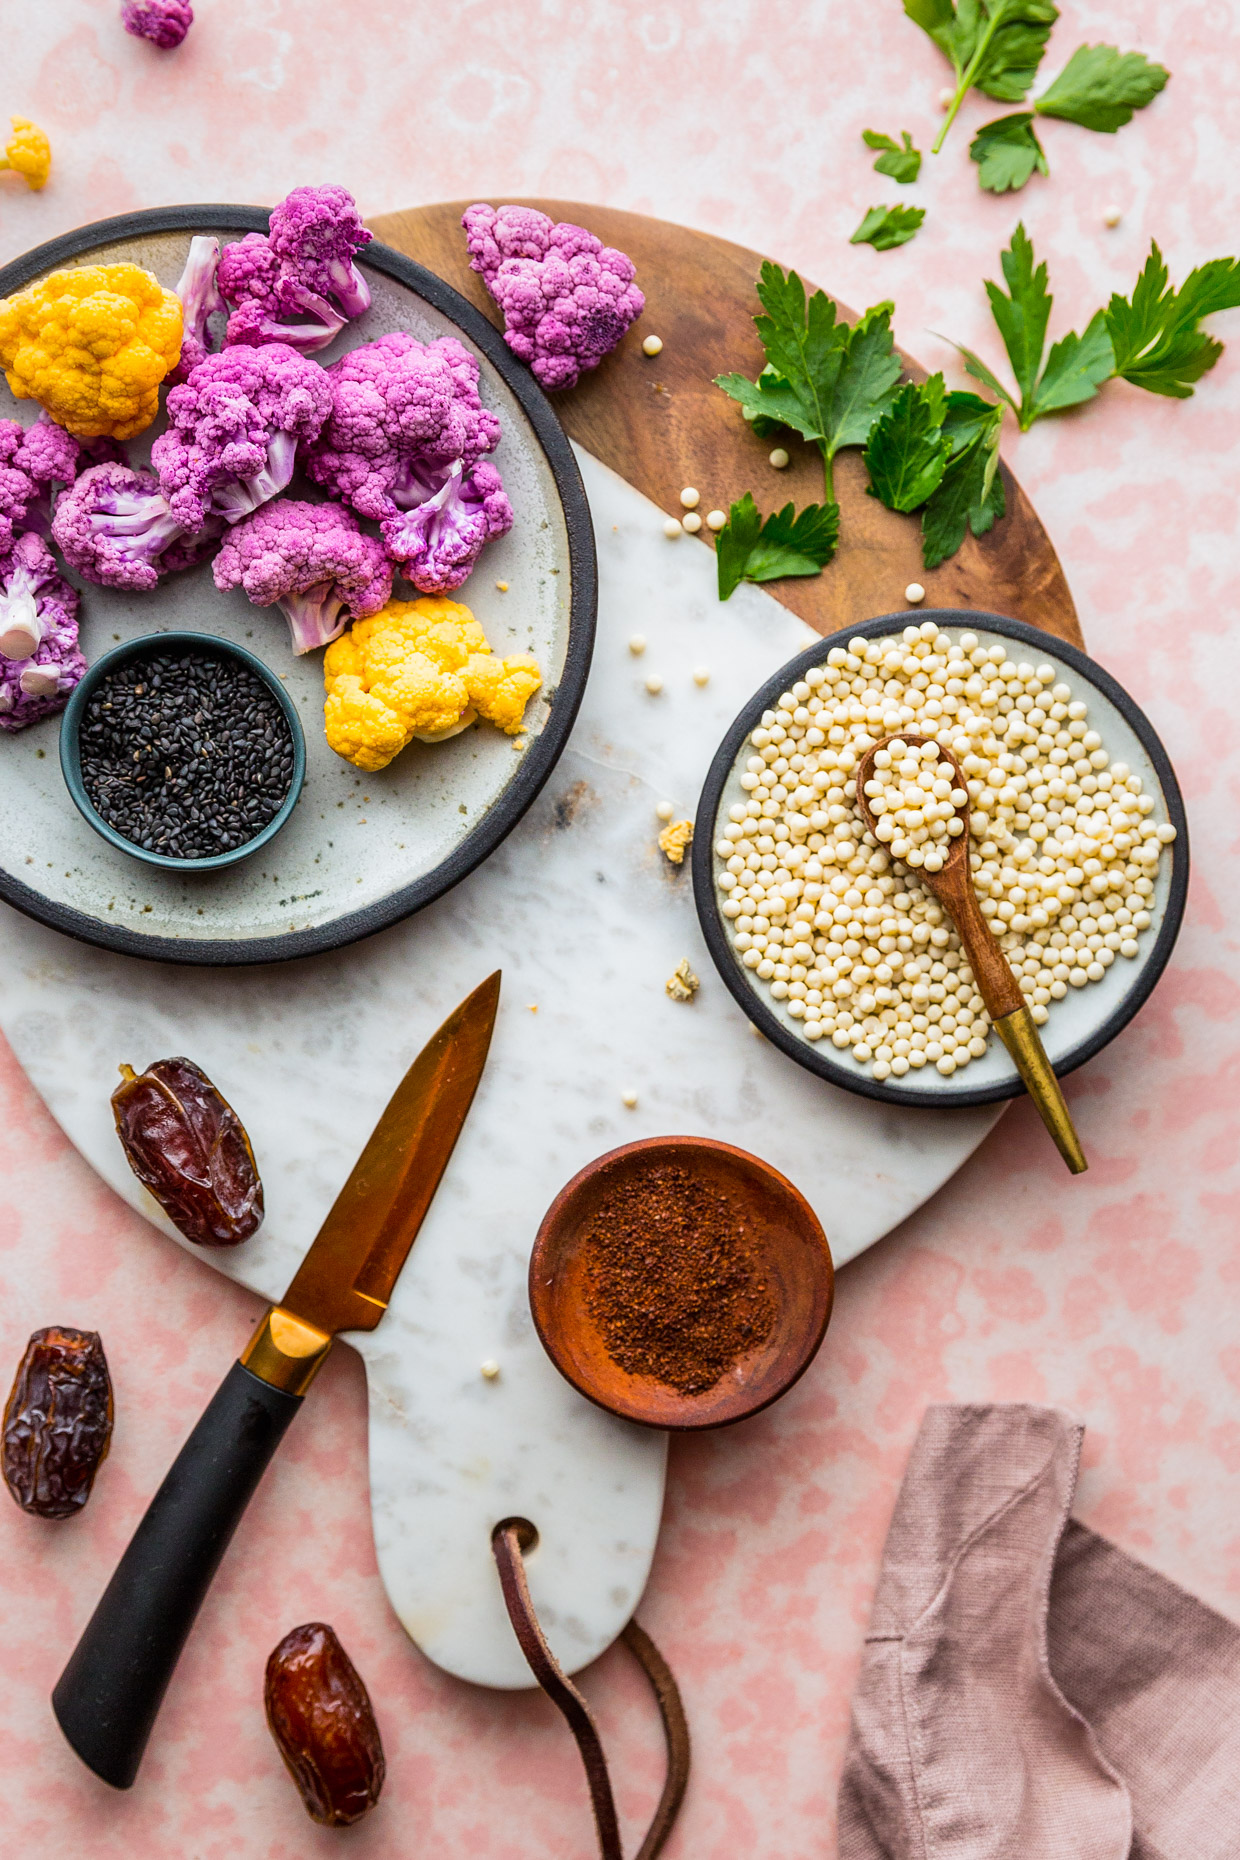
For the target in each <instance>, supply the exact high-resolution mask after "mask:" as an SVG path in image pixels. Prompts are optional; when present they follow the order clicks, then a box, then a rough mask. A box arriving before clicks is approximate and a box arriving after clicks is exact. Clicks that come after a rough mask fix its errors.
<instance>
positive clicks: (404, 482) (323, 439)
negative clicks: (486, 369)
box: [304, 330, 500, 523]
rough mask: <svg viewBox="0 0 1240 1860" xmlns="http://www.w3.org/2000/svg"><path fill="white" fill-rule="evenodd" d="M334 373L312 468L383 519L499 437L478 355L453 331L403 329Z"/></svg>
mask: <svg viewBox="0 0 1240 1860" xmlns="http://www.w3.org/2000/svg"><path fill="white" fill-rule="evenodd" d="M327 378H328V380H329V382H330V383H331V393H332V410H331V414H330V416H329V417H328V420H327V423H326V424H325V426H324V427H323V430H322V432H321V433H320V435H319V437H318V439H317V440H316V441H315V443H314V444H313V445H312V446H310V447H308V448H307V451H306V454H305V458H304V465H305V469H306V471H307V472H308V474H309V475H310V477H311V478H313V479H314V481H315V483H316V484H321V485H322V486H323V487H324V489H325V490H327V491H328V492H330V494H331V495H332V496H333V497H338V498H340V499H342V500H343V502H345V503H348V504H352V506H353V508H354V510H356V511H358V512H359V513H360V514H361V515H362V516H363V517H372V518H373V519H374V520H375V521H376V522H380V523H381V522H383V521H384V520H385V519H386V518H388V517H394V516H396V515H398V513H399V512H400V511H402V510H408V509H411V508H412V507H413V506H414V505H415V504H421V503H424V502H425V501H426V499H427V498H428V497H433V496H434V494H435V493H436V492H437V491H438V490H440V489H441V488H442V486H443V483H444V479H445V478H446V476H447V474H448V472H449V471H450V470H451V468H452V466H453V465H455V464H460V465H461V466H462V468H464V469H468V467H469V466H471V465H473V464H475V463H476V462H477V460H478V459H479V458H480V457H481V456H482V454H483V453H484V452H489V451H491V449H492V447H494V446H495V444H496V443H497V441H498V439H499V433H500V427H499V420H498V419H497V417H496V416H495V414H493V413H491V412H490V411H489V410H488V409H487V408H485V407H484V406H483V405H482V402H481V401H480V399H479V398H478V364H477V362H476V360H475V359H474V357H473V356H472V355H470V353H469V351H468V350H467V349H465V348H464V347H463V346H462V344H461V343H459V342H458V341H457V340H456V338H455V337H454V336H441V337H440V338H439V339H438V340H437V341H435V342H431V343H421V342H418V341H417V340H416V338H415V337H413V336H410V335H408V334H407V333H406V332H405V331H404V330H396V331H394V332H393V333H392V334H391V335H390V336H380V337H379V339H378V341H377V342H368V343H366V344H365V345H364V346H363V347H362V348H360V349H351V350H350V351H349V353H348V354H347V355H342V356H341V358H340V360H339V361H338V362H334V363H333V364H332V366H331V367H330V368H329V369H328V370H327Z"/></svg>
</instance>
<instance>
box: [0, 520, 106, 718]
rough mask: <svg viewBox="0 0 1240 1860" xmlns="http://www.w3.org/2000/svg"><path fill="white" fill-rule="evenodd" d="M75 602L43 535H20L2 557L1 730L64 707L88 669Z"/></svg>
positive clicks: (0, 627) (71, 589) (48, 715)
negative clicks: (82, 647) (79, 636)
mask: <svg viewBox="0 0 1240 1860" xmlns="http://www.w3.org/2000/svg"><path fill="white" fill-rule="evenodd" d="M77 605H78V597H77V591H76V589H74V588H71V587H70V586H69V584H68V582H67V581H65V580H64V579H63V577H62V576H61V575H60V573H59V571H58V570H57V567H56V561H55V558H54V556H53V555H52V552H51V550H50V549H49V548H48V546H47V544H46V543H45V542H44V541H43V539H42V537H40V536H33V535H26V536H19V537H18V539H17V541H16V542H15V543H14V544H13V547H12V549H10V550H8V551H6V552H5V553H4V555H3V556H0V730H23V729H25V727H26V725H27V724H28V723H37V722H38V721H39V719H40V718H41V717H50V716H52V715H53V714H54V713H55V712H56V711H58V710H63V709H64V706H65V703H66V701H67V699H68V696H69V693H70V692H71V691H72V689H73V687H74V685H76V684H77V682H78V680H79V678H81V676H82V673H83V672H84V671H85V670H86V661H85V659H84V658H83V657H82V654H81V651H80V650H79V647H78V629H77Z"/></svg>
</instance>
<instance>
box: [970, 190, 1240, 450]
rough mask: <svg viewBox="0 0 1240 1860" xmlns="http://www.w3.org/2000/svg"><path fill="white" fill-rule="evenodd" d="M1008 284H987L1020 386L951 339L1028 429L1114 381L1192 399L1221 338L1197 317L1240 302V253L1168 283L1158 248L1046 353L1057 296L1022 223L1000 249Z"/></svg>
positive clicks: (978, 377) (1220, 349)
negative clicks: (1125, 290) (1129, 286)
mask: <svg viewBox="0 0 1240 1860" xmlns="http://www.w3.org/2000/svg"><path fill="white" fill-rule="evenodd" d="M1001 263H1002V266H1003V276H1004V281H1005V283H1006V284H1007V287H1008V288H1007V291H1006V292H1005V291H1004V290H1002V289H1001V287H1000V286H999V285H997V284H994V283H987V286H986V293H987V296H988V297H989V298H990V308H991V313H992V315H993V316H994V319H995V323H996V325H997V326H998V330H999V334H1000V336H1001V337H1002V339H1003V346H1004V348H1005V349H1006V351H1007V357H1008V361H1009V363H1010V364H1011V369H1012V374H1013V376H1014V377H1015V382H1016V386H1015V391H1013V390H1012V389H1011V388H1009V387H1007V386H1006V385H1005V384H1004V383H1003V382H1002V381H1001V380H1000V379H999V377H998V376H997V375H996V374H995V373H994V371H993V370H992V369H991V368H990V367H989V366H988V364H987V363H986V362H984V361H983V360H982V358H981V357H980V356H979V355H975V354H974V352H973V350H972V349H966V348H964V347H962V346H961V345H960V344H955V345H954V346H955V347H957V348H958V349H959V351H960V354H961V355H962V356H963V357H964V365H965V368H966V369H967V371H968V372H969V374H971V375H972V376H973V378H974V380H975V381H980V382H981V383H982V384H983V386H985V387H988V388H989V389H990V391H991V392H992V393H993V394H994V395H995V396H996V397H997V398H998V400H999V401H1000V402H1002V403H1004V404H1005V405H1007V406H1008V407H1010V408H1011V409H1012V411H1013V413H1014V414H1015V415H1016V419H1017V423H1018V424H1019V426H1020V429H1021V431H1022V432H1027V431H1028V430H1029V428H1030V427H1031V426H1032V425H1033V423H1034V421H1035V420H1040V419H1042V418H1044V417H1045V416H1046V415H1047V414H1051V413H1062V412H1064V411H1065V409H1067V408H1069V407H1078V406H1080V405H1082V403H1083V402H1085V401H1089V400H1092V399H1093V398H1094V396H1095V395H1096V394H1097V392H1098V390H1099V388H1100V387H1102V385H1103V384H1104V383H1105V382H1107V381H1110V380H1114V379H1121V380H1124V381H1131V382H1132V383H1133V384H1134V386H1136V387H1141V388H1145V389H1147V390H1148V391H1149V392H1150V393H1152V394H1166V395H1170V396H1171V397H1172V398H1174V399H1176V400H1187V399H1188V397H1189V396H1190V395H1191V394H1192V392H1193V385H1192V384H1193V383H1194V382H1195V381H1198V380H1200V378H1201V376H1202V375H1204V374H1206V373H1207V372H1208V370H1210V369H1211V368H1213V366H1214V364H1215V362H1217V360H1218V358H1219V356H1220V355H1221V354H1222V352H1223V345H1222V343H1221V342H1219V341H1217V340H1216V339H1215V338H1214V337H1212V336H1208V335H1207V334H1206V333H1205V331H1204V330H1202V329H1201V328H1200V327H1199V325H1200V322H1201V319H1202V318H1203V317H1206V316H1212V315H1214V314H1215V313H1216V312H1217V311H1219V310H1234V309H1238V308H1240V260H1237V259H1234V258H1216V259H1212V260H1211V261H1210V262H1209V263H1208V264H1205V265H1201V266H1199V267H1198V268H1197V269H1196V270H1195V271H1192V272H1190V273H1189V275H1188V277H1187V278H1186V279H1185V281H1184V283H1183V284H1182V285H1181V287H1180V289H1179V290H1178V291H1177V290H1175V289H1173V288H1172V286H1171V284H1170V282H1169V276H1168V272H1167V267H1166V265H1165V263H1164V262H1163V257H1162V253H1161V252H1160V251H1159V249H1158V247H1157V245H1155V244H1152V243H1151V246H1150V255H1149V258H1148V259H1147V260H1146V263H1145V268H1144V270H1143V271H1142V273H1141V275H1140V277H1139V278H1138V280H1137V284H1136V288H1135V289H1134V291H1133V293H1132V296H1131V298H1125V297H1121V296H1120V295H1119V294H1118V293H1116V295H1114V296H1113V297H1112V298H1111V301H1110V303H1109V304H1108V305H1107V307H1106V309H1105V310H1098V311H1096V312H1095V313H1094V315H1093V316H1092V317H1091V318H1090V320H1089V322H1088V323H1087V324H1086V326H1085V328H1084V330H1083V331H1082V332H1081V333H1080V334H1079V335H1078V334H1077V333H1076V332H1071V333H1070V334H1068V335H1066V336H1063V337H1061V338H1060V340H1059V341H1058V342H1056V343H1055V344H1053V346H1052V347H1051V350H1050V352H1049V354H1047V353H1046V334H1047V328H1048V325H1049V323H1050V314H1051V306H1052V304H1053V302H1054V298H1053V297H1052V295H1051V292H1050V289H1049V284H1048V277H1047V269H1046V265H1045V264H1044V263H1043V264H1038V263H1037V261H1036V257H1035V254H1034V250H1033V244H1032V241H1031V240H1030V238H1029V236H1028V234H1027V233H1026V231H1025V229H1024V226H1023V225H1021V226H1017V228H1016V231H1015V232H1014V233H1013V235H1012V243H1011V245H1010V246H1009V247H1008V249H1007V250H1006V251H1005V252H1004V253H1003V254H1002V258H1001Z"/></svg>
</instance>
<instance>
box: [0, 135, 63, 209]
mask: <svg viewBox="0 0 1240 1860" xmlns="http://www.w3.org/2000/svg"><path fill="white" fill-rule="evenodd" d="M9 121H10V123H11V124H12V125H13V133H12V135H11V136H10V137H9V139H8V141H7V143H6V144H5V148H4V160H3V161H0V168H11V169H12V170H13V172H14V174H20V175H21V177H22V179H23V180H24V181H25V183H26V186H27V187H31V188H33V189H34V191H35V193H36V194H37V193H38V191H39V189H40V188H41V187H46V186H47V177H48V175H49V174H50V173H51V172H52V145H51V143H50V142H49V141H48V139H47V137H46V136H45V135H44V133H43V131H42V130H41V129H40V128H39V125H38V124H37V123H32V122H31V121H30V119H29V117H27V116H10V118H9Z"/></svg>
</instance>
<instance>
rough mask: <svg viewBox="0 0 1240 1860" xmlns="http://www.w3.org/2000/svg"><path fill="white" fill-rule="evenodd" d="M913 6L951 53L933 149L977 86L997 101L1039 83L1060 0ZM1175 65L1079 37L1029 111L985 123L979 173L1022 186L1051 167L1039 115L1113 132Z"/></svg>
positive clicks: (1002, 185) (924, 0) (977, 151)
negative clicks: (949, 80) (952, 82)
mask: <svg viewBox="0 0 1240 1860" xmlns="http://www.w3.org/2000/svg"><path fill="white" fill-rule="evenodd" d="M904 11H905V13H906V14H907V15H908V17H909V18H910V19H911V20H912V21H913V22H914V24H916V25H918V26H920V27H921V29H922V31H923V32H924V33H925V34H926V35H927V37H928V38H930V39H932V40H933V41H934V43H935V45H937V46H938V48H939V50H940V51H941V52H942V53H943V54H944V55H945V56H946V57H947V58H949V59H950V60H951V63H952V69H953V70H954V72H955V74H956V88H955V91H954V93H953V95H952V100H951V104H950V105H949V107H948V111H947V115H946V117H945V119H944V122H943V127H942V128H941V129H940V131H939V133H938V135H937V137H936V138H935V141H934V144H933V147H932V150H931V153H932V154H935V155H937V154H938V152H939V150H940V149H941V148H942V146H943V144H944V142H945V141H946V140H947V136H948V133H949V131H950V130H951V126H952V124H953V123H954V122H955V120H956V117H957V115H958V113H959V110H960V106H961V104H962V103H963V102H964V100H965V98H966V97H967V96H968V94H969V92H970V90H979V91H981V92H983V94H984V95H985V96H987V97H993V98H994V99H995V100H996V102H998V103H1023V102H1024V100H1025V98H1026V97H1027V96H1028V94H1029V92H1030V90H1031V89H1032V88H1033V84H1034V80H1035V79H1036V77H1037V75H1038V67H1039V65H1040V64H1041V62H1042V55H1043V53H1044V52H1045V50H1046V41H1047V39H1048V38H1049V36H1050V31H1051V27H1052V26H1053V25H1054V24H1055V21H1056V20H1057V19H1058V17H1059V9H1058V7H1056V6H1055V5H1054V3H1053V0H904ZM1169 75H1170V73H1169V72H1168V71H1167V70H1166V69H1165V68H1164V66H1162V65H1156V64H1154V63H1152V62H1151V61H1150V60H1149V59H1148V58H1146V57H1145V56H1144V54H1143V53H1141V52H1121V51H1120V50H1119V49H1118V47H1116V46H1114V45H1080V46H1078V47H1077V49H1076V51H1075V52H1073V54H1072V56H1071V58H1070V59H1069V60H1068V62H1067V64H1066V65H1065V66H1064V68H1063V70H1062V71H1061V72H1060V73H1059V76H1058V77H1057V78H1056V79H1055V80H1054V82H1053V83H1052V84H1051V86H1050V88H1049V89H1048V90H1046V91H1044V92H1043V94H1042V95H1041V96H1040V97H1039V98H1037V99H1036V101H1035V102H1034V103H1033V104H1032V105H1031V107H1030V108H1029V109H1027V110H1024V111H1021V112H1020V113H1018V114H1017V115H1014V116H1002V117H998V118H997V119H996V120H995V121H994V122H993V123H986V124H985V125H984V126H983V127H982V128H981V129H980V130H979V131H978V133H977V135H976V136H975V137H974V139H973V142H972V145H971V147H970V149H969V153H970V155H971V156H972V157H973V160H974V161H975V162H976V163H977V164H978V179H979V181H980V183H981V185H982V187H984V188H986V189H988V190H989V191H990V192H991V193H995V194H1002V193H1005V192H1006V191H1007V190H1008V189H1012V190H1015V189H1017V188H1020V187H1023V186H1024V185H1025V182H1026V181H1027V180H1028V179H1029V177H1030V175H1031V174H1033V173H1034V172H1035V170H1036V171H1038V172H1040V173H1042V174H1046V173H1048V172H1049V169H1048V166H1047V161H1046V156H1045V153H1044V152H1043V149H1042V145H1041V143H1040V142H1039V141H1038V138H1037V134H1036V132H1035V130H1034V126H1033V125H1034V119H1035V117H1038V116H1051V117H1059V118H1060V119H1061V120H1062V121H1063V122H1067V123H1078V124H1079V125H1080V126H1081V127H1082V128H1083V129H1095V130H1099V131H1100V132H1101V133H1103V134H1104V135H1114V133H1115V131H1116V130H1117V129H1121V128H1122V127H1123V125H1124V124H1125V123H1129V122H1131V121H1132V116H1133V112H1134V111H1135V110H1143V109H1144V108H1145V106H1146V104H1147V103H1150V102H1151V101H1152V100H1153V98H1155V97H1156V96H1157V95H1158V93H1159V91H1160V90H1161V89H1162V88H1163V86H1164V85H1165V84H1166V82H1167V79H1168V77H1169Z"/></svg>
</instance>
